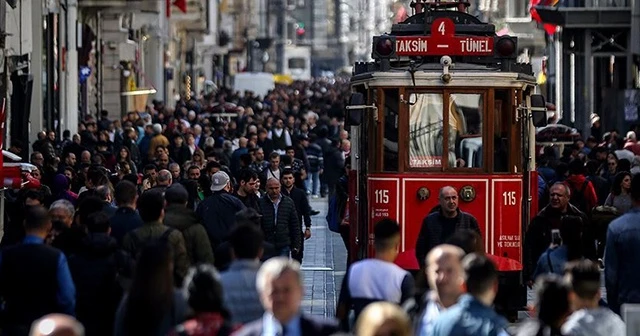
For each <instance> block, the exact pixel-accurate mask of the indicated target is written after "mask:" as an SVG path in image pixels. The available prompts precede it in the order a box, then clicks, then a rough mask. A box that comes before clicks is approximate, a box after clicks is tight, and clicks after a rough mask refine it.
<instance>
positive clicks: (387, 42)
mask: <svg viewBox="0 0 640 336" xmlns="http://www.w3.org/2000/svg"><path fill="white" fill-rule="evenodd" d="M395 56H396V37H395V36H389V35H381V36H375V37H374V38H373V52H372V55H371V58H373V59H382V58H393V57H395Z"/></svg>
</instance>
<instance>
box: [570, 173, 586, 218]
mask: <svg viewBox="0 0 640 336" xmlns="http://www.w3.org/2000/svg"><path fill="white" fill-rule="evenodd" d="M588 186H589V180H585V181H584V183H583V184H582V188H581V189H580V190H577V189H575V188H571V199H570V200H569V203H571V204H573V206H575V207H576V208H578V210H580V211H582V212H584V213H585V214H590V213H591V209H587V207H588V206H587V199H586V198H585V197H584V196H585V191H586V190H587V187H588Z"/></svg>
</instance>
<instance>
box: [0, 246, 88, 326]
mask: <svg viewBox="0 0 640 336" xmlns="http://www.w3.org/2000/svg"><path fill="white" fill-rule="evenodd" d="M22 243H23V244H44V239H42V238H40V237H37V236H33V235H27V236H26V237H24V240H23V241H22ZM0 264H2V253H1V252H0ZM57 277H58V293H57V294H56V295H57V298H58V306H59V307H60V310H61V312H62V313H64V314H67V315H71V316H75V314H76V287H75V285H74V283H73V279H72V278H71V272H70V271H69V265H68V264H67V258H66V257H65V256H64V253H62V252H60V258H59V259H58V272H57Z"/></svg>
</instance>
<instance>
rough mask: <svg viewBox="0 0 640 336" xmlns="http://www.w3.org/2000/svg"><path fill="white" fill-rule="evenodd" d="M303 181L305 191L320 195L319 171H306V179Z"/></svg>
mask: <svg viewBox="0 0 640 336" xmlns="http://www.w3.org/2000/svg"><path fill="white" fill-rule="evenodd" d="M304 182H305V183H304V184H305V186H306V187H307V193H309V194H313V195H320V172H315V173H307V179H306V180H305V181H304Z"/></svg>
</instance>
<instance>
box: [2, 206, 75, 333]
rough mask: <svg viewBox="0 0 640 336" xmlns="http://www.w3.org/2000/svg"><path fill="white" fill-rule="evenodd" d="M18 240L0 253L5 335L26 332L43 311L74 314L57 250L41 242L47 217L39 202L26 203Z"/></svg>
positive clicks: (67, 275)
mask: <svg viewBox="0 0 640 336" xmlns="http://www.w3.org/2000/svg"><path fill="white" fill-rule="evenodd" d="M24 227H25V230H26V236H25V238H24V240H23V241H22V244H19V245H16V246H12V247H9V248H7V249H4V250H2V254H0V298H1V299H2V300H3V301H4V305H3V312H2V313H3V321H2V322H3V325H2V329H3V330H2V331H3V334H6V335H25V336H26V335H28V333H29V328H30V326H31V323H33V321H35V320H37V319H39V318H41V317H42V316H44V315H46V314H51V313H55V312H61V313H64V314H67V315H75V303H76V302H75V301H76V290H75V285H74V283H73V279H72V278H71V272H70V271H69V265H68V264H67V258H66V257H65V255H64V253H62V252H61V251H60V250H58V249H56V248H53V247H51V246H48V245H45V244H44V239H45V237H46V236H47V233H48V232H49V231H50V230H51V218H50V217H49V213H48V211H47V209H45V208H44V207H42V206H33V207H29V208H28V209H27V211H26V217H25V221H24Z"/></svg>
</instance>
